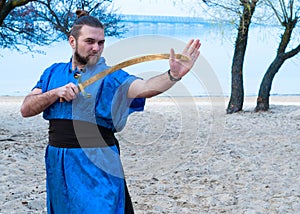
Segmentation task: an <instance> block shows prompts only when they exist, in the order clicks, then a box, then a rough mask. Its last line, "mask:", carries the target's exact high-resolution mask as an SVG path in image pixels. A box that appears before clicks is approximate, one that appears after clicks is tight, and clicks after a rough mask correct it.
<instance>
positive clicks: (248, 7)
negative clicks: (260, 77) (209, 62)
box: [203, 0, 259, 114]
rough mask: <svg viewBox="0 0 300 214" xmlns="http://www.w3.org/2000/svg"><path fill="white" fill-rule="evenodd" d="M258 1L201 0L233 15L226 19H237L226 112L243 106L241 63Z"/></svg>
mask: <svg viewBox="0 0 300 214" xmlns="http://www.w3.org/2000/svg"><path fill="white" fill-rule="evenodd" d="M258 1H259V0H239V1H237V0H233V1H217V0H205V1H204V0H203V2H204V3H205V4H206V5H207V6H208V7H213V8H221V9H222V12H223V14H224V13H230V15H232V14H233V15H235V17H234V18H233V20H227V21H230V22H233V23H236V22H237V20H239V22H238V23H237V26H238V27H237V36H236V39H235V48H234V55H233V59H232V65H231V95H230V100H229V103H228V107H227V110H226V112H227V113H228V114H231V113H235V112H238V111H241V110H242V108H243V103H244V83H243V65H244V58H245V53H246V48H247V42H248V33H249V27H250V24H251V20H252V17H253V14H254V11H255V8H256V5H257V3H258ZM236 15H237V16H238V18H237V17H236ZM223 17H225V16H223ZM223 17H222V18H223ZM226 17H228V16H226Z"/></svg>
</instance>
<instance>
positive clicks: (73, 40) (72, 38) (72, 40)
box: [69, 35, 76, 49]
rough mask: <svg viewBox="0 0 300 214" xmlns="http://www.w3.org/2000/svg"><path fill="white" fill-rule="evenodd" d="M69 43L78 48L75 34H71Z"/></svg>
mask: <svg viewBox="0 0 300 214" xmlns="http://www.w3.org/2000/svg"><path fill="white" fill-rule="evenodd" d="M69 44H70V45H71V47H72V48H73V49H75V48H76V39H75V38H74V36H72V35H71V36H69Z"/></svg>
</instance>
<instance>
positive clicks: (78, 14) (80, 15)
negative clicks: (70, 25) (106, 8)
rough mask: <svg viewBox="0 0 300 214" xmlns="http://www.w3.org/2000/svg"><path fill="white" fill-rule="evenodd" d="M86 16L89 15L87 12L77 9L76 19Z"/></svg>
mask: <svg viewBox="0 0 300 214" xmlns="http://www.w3.org/2000/svg"><path fill="white" fill-rule="evenodd" d="M88 15H89V13H88V12H87V11H85V10H81V9H77V10H76V16H77V18H80V17H82V16H88Z"/></svg>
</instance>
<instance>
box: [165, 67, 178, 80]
mask: <svg viewBox="0 0 300 214" xmlns="http://www.w3.org/2000/svg"><path fill="white" fill-rule="evenodd" d="M167 73H168V76H169V79H170V80H171V81H172V82H178V81H180V80H181V77H179V78H176V77H174V76H172V74H171V69H169V70H168V72H167Z"/></svg>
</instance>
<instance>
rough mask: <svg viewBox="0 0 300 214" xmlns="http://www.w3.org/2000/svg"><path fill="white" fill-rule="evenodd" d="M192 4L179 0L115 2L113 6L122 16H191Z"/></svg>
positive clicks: (124, 0) (120, 0) (119, 0)
mask: <svg viewBox="0 0 300 214" xmlns="http://www.w3.org/2000/svg"><path fill="white" fill-rule="evenodd" d="M188 2H189V4H188ZM191 2H192V1H191V0H190V1H189V0H183V1H178V0H177V2H176V1H174V0H113V5H114V7H115V8H116V9H118V11H120V12H121V13H122V14H136V15H159V16H190V10H189V9H188V5H190V3H191Z"/></svg>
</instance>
